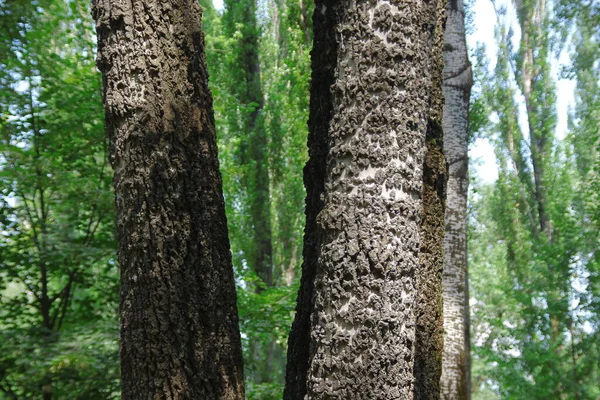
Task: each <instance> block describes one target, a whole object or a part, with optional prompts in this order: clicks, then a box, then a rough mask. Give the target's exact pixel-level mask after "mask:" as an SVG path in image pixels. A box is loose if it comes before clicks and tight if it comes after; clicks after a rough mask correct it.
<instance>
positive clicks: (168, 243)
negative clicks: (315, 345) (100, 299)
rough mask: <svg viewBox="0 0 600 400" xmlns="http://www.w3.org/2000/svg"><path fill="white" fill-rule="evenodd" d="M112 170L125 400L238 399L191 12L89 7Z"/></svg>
mask: <svg viewBox="0 0 600 400" xmlns="http://www.w3.org/2000/svg"><path fill="white" fill-rule="evenodd" d="M93 14H94V19H95V20H96V29H97V32H98V67H99V69H100V70H101V71H102V73H103V81H104V104H105V113H106V124H107V134H108V137H109V139H110V145H111V154H110V156H111V163H112V165H113V168H114V169H115V177H114V182H115V193H116V196H117V197H116V199H117V200H116V208H117V217H118V218H117V229H118V234H119V263H120V265H121V336H120V339H121V371H122V373H121V377H122V381H121V387H122V396H123V398H126V399H128V398H139V397H148V398H150V397H157V396H158V397H165V398H187V399H196V398H207V399H242V398H243V397H244V386H243V371H242V353H241V343H240V334H239V330H238V329H239V328H238V317H237V309H236V297H235V286H234V279H233V270H232V263H231V253H230V251H229V239H228V233H227V225H226V219H225V204H224V202H223V195H222V184H221V175H220V172H219V163H218V159H217V143H216V136H215V128H214V119H213V111H212V97H211V94H210V91H209V89H208V74H207V69H206V64H205V58H204V37H203V34H202V31H201V17H202V12H201V9H200V7H199V5H198V4H197V3H196V2H195V1H188V0H174V1H168V2H161V3H156V4H153V5H147V4H145V3H144V2H142V1H136V2H132V3H127V4H124V3H114V2H111V1H102V0H99V1H98V2H96V3H95V4H94V7H93Z"/></svg>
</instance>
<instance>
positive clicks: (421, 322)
mask: <svg viewBox="0 0 600 400" xmlns="http://www.w3.org/2000/svg"><path fill="white" fill-rule="evenodd" d="M445 5H446V1H439V2H438V22H437V26H436V30H435V48H434V63H433V68H432V82H433V86H432V89H431V98H430V113H429V121H428V125H427V135H426V137H425V146H426V149H425V159H424V164H423V189H422V201H423V216H422V222H421V239H420V240H421V243H420V248H419V250H420V270H419V273H418V274H417V317H416V333H415V335H416V338H415V362H414V367H413V371H414V377H415V385H414V398H415V400H420V399H421V400H435V399H439V398H440V376H441V374H442V351H443V336H444V333H443V332H444V330H443V325H444V320H443V317H442V271H443V267H444V257H443V247H444V230H445V219H444V212H445V203H446V184H447V181H448V167H447V164H446V158H445V157H444V152H443V140H444V133H443V130H442V115H443V106H444V97H443V95H442V70H443V67H444V59H443V57H442V48H443V45H444V30H445V22H446V13H445Z"/></svg>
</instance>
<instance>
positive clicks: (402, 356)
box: [284, 1, 437, 399]
mask: <svg viewBox="0 0 600 400" xmlns="http://www.w3.org/2000/svg"><path fill="white" fill-rule="evenodd" d="M436 6H437V2H431V3H425V2H416V3H399V4H396V5H395V7H398V8H397V9H396V8H392V7H390V5H389V4H387V3H384V2H376V3H367V2H361V3H355V2H347V1H335V2H330V1H317V2H316V3H315V14H314V20H313V21H314V32H315V42H314V47H313V52H312V55H313V58H312V71H313V75H312V86H311V115H310V120H309V140H308V145H309V155H310V159H309V162H308V164H307V166H306V168H305V184H306V188H307V200H306V218H307V223H306V230H305V242H304V245H305V247H304V264H303V267H302V268H303V271H302V281H301V287H300V292H299V297H298V306H297V313H296V319H295V321H294V325H293V328H292V332H291V334H290V340H289V349H288V367H287V373H286V389H285V393H284V398H286V399H303V398H305V396H306V397H307V398H324V397H336V398H337V397H339V398H346V397H357V396H361V397H365V398H382V397H386V398H404V397H406V398H408V397H409V396H412V391H413V384H412V383H413V378H412V377H413V360H414V354H413V348H414V346H413V343H414V341H415V318H416V309H415V303H414V300H415V295H416V293H415V291H416V290H415V286H416V284H417V283H416V275H417V274H419V273H420V268H419V236H420V234H419V230H420V222H421V214H422V202H421V200H420V198H421V190H422V180H423V170H422V168H423V161H424V143H425V133H426V130H427V124H426V121H427V120H428V116H429V109H430V97H431V90H432V78H431V74H432V69H433V65H434V60H433V58H434V55H433V53H434V51H433V48H434V31H435V27H436V22H437V9H436ZM371 15H372V16H373V18H372V19H371V17H370V16H371ZM411 21H420V23H419V24H418V26H417V24H414V23H411ZM417 71H418V73H417ZM415 76H419V77H421V78H422V79H418V80H417V79H414V77H415ZM431 356H432V357H435V356H436V355H433V354H432V355H431ZM399 360H401V362H399Z"/></svg>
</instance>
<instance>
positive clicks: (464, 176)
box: [440, 0, 473, 400]
mask: <svg viewBox="0 0 600 400" xmlns="http://www.w3.org/2000/svg"><path fill="white" fill-rule="evenodd" d="M446 12H447V21H446V34H445V38H444V61H445V65H444V74H443V76H444V85H443V91H444V99H445V105H444V117H443V128H444V153H445V155H446V159H447V161H448V164H449V168H450V170H449V180H448V197H447V202H446V236H445V238H444V277H443V290H444V294H443V298H444V331H445V336H444V353H443V366H442V378H441V381H440V382H441V383H440V386H441V393H442V399H447V400H463V399H468V398H469V397H470V356H469V352H470V346H469V292H468V280H467V192H468V185H469V177H468V154H467V151H468V124H469V98H470V95H471V86H472V83H473V80H472V72H471V64H470V63H469V59H468V55H467V43H466V37H465V22H464V19H465V15H464V6H463V2H462V0H450V1H449V2H448V5H447V9H446Z"/></svg>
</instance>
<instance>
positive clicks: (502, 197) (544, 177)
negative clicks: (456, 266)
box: [470, 1, 598, 399]
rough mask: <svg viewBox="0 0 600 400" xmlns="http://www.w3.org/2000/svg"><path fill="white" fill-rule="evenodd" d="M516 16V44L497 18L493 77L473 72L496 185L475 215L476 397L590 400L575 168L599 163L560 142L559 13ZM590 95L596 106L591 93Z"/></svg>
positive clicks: (592, 258)
mask: <svg viewBox="0 0 600 400" xmlns="http://www.w3.org/2000/svg"><path fill="white" fill-rule="evenodd" d="M514 7H515V11H516V14H517V22H518V27H517V29H518V30H519V31H520V32H519V33H520V35H519V36H517V35H516V34H515V36H513V33H512V31H511V30H510V29H508V28H507V25H506V19H505V15H507V13H506V10H505V9H501V8H499V9H498V10H497V11H498V16H499V27H498V30H497V32H498V43H499V54H498V58H497V61H496V66H495V68H494V73H493V74H489V72H485V63H480V64H481V65H482V66H484V72H480V73H481V74H482V77H481V78H482V87H483V96H484V97H485V99H486V102H487V104H486V107H488V108H487V110H489V111H490V113H491V117H490V125H489V130H488V133H489V135H490V136H489V137H491V138H492V140H493V141H494V143H495V145H496V156H497V158H498V166H499V177H498V180H497V181H496V182H495V183H494V184H493V185H490V186H484V187H483V188H481V187H480V188H478V196H481V197H480V199H478V201H477V202H476V203H475V204H474V209H473V211H474V213H475V214H474V215H473V224H472V228H471V229H472V235H471V239H470V241H471V242H470V243H471V244H470V248H471V249H472V250H471V260H472V265H473V266H474V269H475V271H476V272H475V275H476V278H475V279H473V281H472V282H473V286H474V290H473V296H472V297H473V304H474V321H476V325H475V327H474V328H475V329H474V330H475V338H474V344H475V351H474V355H475V359H476V361H477V362H476V365H477V368H476V374H475V375H476V376H475V379H474V383H475V385H474V386H475V387H474V389H475V391H476V392H475V394H476V397H478V398H485V399H490V398H494V397H493V396H494V393H495V394H496V396H498V398H500V397H501V398H509V399H512V398H515V399H517V398H529V399H537V398H539V399H542V398H561V399H584V398H595V397H597V396H598V391H597V390H598V388H597V384H596V383H595V382H596V381H597V377H598V368H597V365H594V364H595V363H596V361H592V359H591V358H594V359H595V360H597V357H596V354H597V353H596V351H597V347H596V346H594V345H591V344H590V342H589V341H590V340H592V341H593V340H595V338H596V337H597V328H595V326H596V321H597V311H598V309H597V298H598V292H597V287H595V286H594V284H593V283H592V282H594V279H595V278H594V277H595V276H597V274H598V272H597V265H598V264H597V261H596V260H597V257H596V254H597V252H598V240H597V229H590V228H591V225H590V222H591V219H590V218H589V215H590V208H588V207H586V206H585V205H584V202H583V201H582V198H583V197H585V195H583V196H581V195H580V194H579V193H584V192H585V191H586V189H585V188H586V187H587V186H588V183H587V182H586V181H585V180H583V179H581V175H579V173H578V172H577V164H580V163H583V162H584V160H585V158H587V157H588V156H589V157H591V158H592V159H594V158H596V157H597V156H596V155H595V154H594V153H593V152H590V150H589V147H588V150H587V151H586V155H585V156H582V153H579V154H578V152H577V151H574V150H575V149H576V148H577V145H576V143H577V141H578V140H581V139H583V138H584V136H579V137H578V139H575V140H574V141H571V140H572V139H570V138H569V137H566V138H562V137H560V136H559V135H558V129H557V112H556V72H554V71H556V68H554V67H553V63H554V62H555V61H554V55H555V54H557V53H558V51H559V49H560V48H559V47H558V46H560V45H561V44H562V43H563V39H564V36H563V34H564V30H562V29H558V28H557V27H560V25H559V23H560V20H559V19H558V16H559V15H558V14H557V12H558V11H560V8H559V3H557V2H552V3H546V2H543V1H523V2H520V1H518V2H515V3H514ZM578 35H579V34H576V37H577V36H578ZM513 37H516V38H518V41H516V40H515V39H513ZM515 42H516V44H517V46H513V43H515ZM596 82H597V79H596ZM590 89H592V90H591V92H590V93H591V97H592V98H593V96H594V94H593V93H594V92H595V91H597V89H593V87H591V88H590ZM521 96H522V97H521ZM519 98H522V101H523V102H522V103H520V101H519ZM519 104H522V106H520V105H519ZM577 107H578V108H579V107H580V105H578V106H577ZM519 115H522V116H523V117H521V118H520V117H519ZM584 140H589V139H584ZM574 144H575V146H573V145H574ZM595 162H597V161H591V162H590V164H594V163H595ZM590 164H588V165H590ZM574 189H575V190H574ZM490 269H491V271H489V272H488V270H490ZM583 343H585V344H584V345H583ZM582 346H584V347H582ZM584 348H585V349H586V350H583V349H584ZM590 357H591V358H590Z"/></svg>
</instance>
